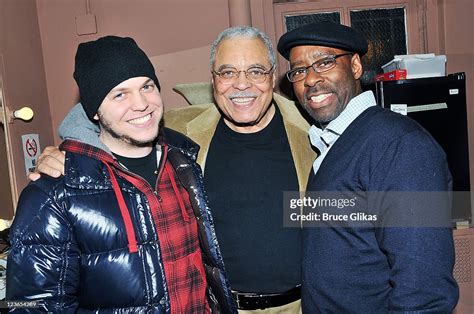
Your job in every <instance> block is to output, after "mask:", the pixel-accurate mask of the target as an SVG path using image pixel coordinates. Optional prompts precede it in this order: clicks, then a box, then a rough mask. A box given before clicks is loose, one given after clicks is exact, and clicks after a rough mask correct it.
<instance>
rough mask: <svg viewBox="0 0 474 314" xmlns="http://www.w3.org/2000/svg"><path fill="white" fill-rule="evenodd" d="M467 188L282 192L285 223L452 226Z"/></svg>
mask: <svg viewBox="0 0 474 314" xmlns="http://www.w3.org/2000/svg"><path fill="white" fill-rule="evenodd" d="M469 204H470V193H469V192H447V191H441V192H439V191H436V192H405V191H403V192H363V191H357V192H354V191H342V192H307V193H305V195H304V196H302V195H300V193H299V192H284V197H283V209H284V212H283V224H284V226H285V227H299V228H300V227H322V228H325V227H336V228H337V227H368V228H373V227H451V225H452V222H451V212H452V208H453V207H456V206H458V207H459V206H470V205H469Z"/></svg>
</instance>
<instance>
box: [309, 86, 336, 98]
mask: <svg viewBox="0 0 474 314" xmlns="http://www.w3.org/2000/svg"><path fill="white" fill-rule="evenodd" d="M318 92H319V93H320V92H322V93H335V92H336V91H335V90H333V89H332V88H330V87H327V86H320V85H318V86H313V87H309V88H308V89H307V90H305V91H304V99H309V98H310V96H309V95H311V94H315V93H318Z"/></svg>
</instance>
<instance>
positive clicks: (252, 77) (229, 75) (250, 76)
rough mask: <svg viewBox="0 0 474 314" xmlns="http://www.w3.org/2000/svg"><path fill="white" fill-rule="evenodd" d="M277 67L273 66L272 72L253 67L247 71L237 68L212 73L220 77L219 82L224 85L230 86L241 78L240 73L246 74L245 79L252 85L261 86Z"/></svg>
mask: <svg viewBox="0 0 474 314" xmlns="http://www.w3.org/2000/svg"><path fill="white" fill-rule="evenodd" d="M274 69H275V66H274V65H273V66H272V67H271V69H270V70H268V71H267V70H265V69H264V68H259V67H251V68H248V69H247V70H240V71H239V70H237V69H236V68H224V69H222V70H220V71H219V72H217V71H214V70H212V71H211V72H212V73H213V74H214V75H216V76H217V77H219V80H220V82H221V83H223V84H230V83H232V82H234V81H235V80H236V79H237V78H238V77H239V76H240V72H244V73H245V77H246V78H247V80H249V81H250V82H251V83H255V84H260V83H263V82H265V80H266V79H267V77H268V75H269V74H270V73H272V72H273V70H274Z"/></svg>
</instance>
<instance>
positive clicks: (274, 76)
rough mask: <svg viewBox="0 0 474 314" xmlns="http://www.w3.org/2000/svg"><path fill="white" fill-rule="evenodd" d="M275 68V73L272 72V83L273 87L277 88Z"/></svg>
mask: <svg viewBox="0 0 474 314" xmlns="http://www.w3.org/2000/svg"><path fill="white" fill-rule="evenodd" d="M275 72H276V71H275V70H273V74H272V79H273V83H272V85H273V86H272V88H273V89H274V88H275V84H276V74H275Z"/></svg>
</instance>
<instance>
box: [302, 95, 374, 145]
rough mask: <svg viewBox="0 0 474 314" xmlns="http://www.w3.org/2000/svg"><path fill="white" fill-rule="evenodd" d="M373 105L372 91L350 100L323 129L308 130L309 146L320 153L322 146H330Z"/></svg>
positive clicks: (312, 127) (313, 126) (311, 128)
mask: <svg viewBox="0 0 474 314" xmlns="http://www.w3.org/2000/svg"><path fill="white" fill-rule="evenodd" d="M375 105H376V101H375V97H374V94H373V93H372V91H366V92H364V93H362V94H359V95H357V96H356V97H354V98H352V99H351V100H350V101H349V103H348V104H347V106H346V108H345V109H344V110H343V111H342V112H341V114H340V115H339V116H338V117H337V118H336V119H334V120H332V121H331V122H330V123H329V124H328V125H327V126H326V127H325V128H324V129H321V128H319V127H317V126H315V125H314V124H313V125H312V126H311V127H310V128H309V131H308V132H309V138H310V140H311V144H313V145H314V146H315V147H316V148H318V149H319V150H320V151H322V150H321V148H322V145H324V146H326V147H327V146H331V145H332V144H334V142H335V141H336V140H337V139H338V138H339V136H341V134H342V133H343V132H344V131H345V130H346V129H347V127H348V126H349V125H350V124H351V123H352V122H353V121H354V120H355V119H356V118H357V117H358V116H359V115H360V114H361V113H362V112H364V111H365V110H367V109H368V108H370V107H372V106H375ZM321 142H322V143H321Z"/></svg>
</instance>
